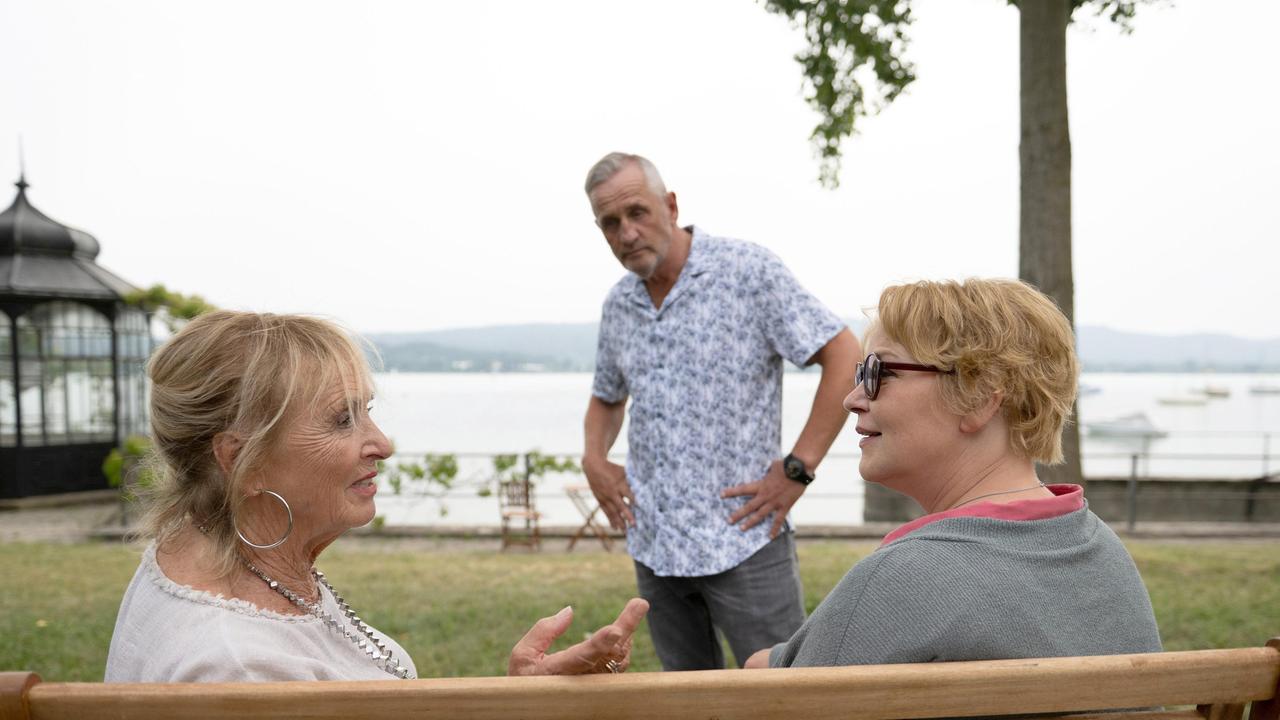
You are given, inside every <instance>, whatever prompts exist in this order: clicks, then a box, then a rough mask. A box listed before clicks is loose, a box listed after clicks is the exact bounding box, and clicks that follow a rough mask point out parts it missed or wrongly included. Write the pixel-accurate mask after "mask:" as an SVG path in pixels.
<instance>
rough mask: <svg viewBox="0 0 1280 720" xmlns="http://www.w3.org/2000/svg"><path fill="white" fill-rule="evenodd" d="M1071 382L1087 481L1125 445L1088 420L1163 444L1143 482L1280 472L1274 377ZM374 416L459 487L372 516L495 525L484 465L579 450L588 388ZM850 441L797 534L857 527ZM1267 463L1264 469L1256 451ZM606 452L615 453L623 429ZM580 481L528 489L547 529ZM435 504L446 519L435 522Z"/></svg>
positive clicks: (432, 386) (409, 393) (553, 380)
mask: <svg viewBox="0 0 1280 720" xmlns="http://www.w3.org/2000/svg"><path fill="white" fill-rule="evenodd" d="M1081 382H1082V384H1083V385H1084V386H1087V387H1093V388H1096V389H1097V392H1095V393H1092V394H1087V395H1084V396H1082V397H1081V398H1080V414H1081V424H1082V426H1083V428H1084V431H1083V432H1082V438H1081V439H1082V441H1083V442H1084V470H1085V475H1086V476H1090V477H1097V476H1104V475H1127V474H1128V473H1129V471H1130V466H1131V459H1130V456H1131V454H1133V453H1143V451H1144V446H1143V444H1142V443H1140V442H1135V441H1132V440H1117V439H1114V438H1112V439H1108V438H1099V437H1096V436H1092V435H1089V434H1088V427H1089V424H1090V423H1091V422H1094V421H1099V420H1105V419H1110V418H1115V417H1118V416H1122V415H1128V414H1131V413H1138V412H1141V413H1145V414H1146V415H1147V417H1148V418H1150V420H1151V421H1152V423H1153V424H1154V425H1155V427H1157V428H1159V429H1160V430H1163V431H1165V432H1167V433H1168V436H1167V437H1164V438H1160V439H1155V440H1151V441H1149V442H1148V443H1146V446H1145V451H1146V452H1145V453H1144V456H1143V459H1142V460H1141V462H1140V471H1141V472H1142V473H1143V474H1145V475H1150V476H1174V477H1257V476H1258V475H1260V474H1262V473H1263V472H1266V471H1274V470H1276V469H1280V395H1269V396H1268V395H1253V394H1250V392H1249V388H1250V387H1252V386H1254V385H1258V384H1264V383H1265V384H1270V385H1274V384H1277V383H1280V380H1277V379H1276V378H1275V377H1274V376H1258V375H1243V374H1221V375H1215V374H1199V373H1197V374H1194V375H1192V374H1186V375H1177V374H1154V373H1153V374H1132V373H1088V374H1085V375H1084V376H1083V378H1082V379H1081ZM377 384H378V399H377V402H376V403H375V409H374V418H375V419H376V420H377V422H378V423H379V424H380V425H381V426H382V428H383V430H384V431H385V432H386V433H387V435H388V436H389V437H391V438H392V440H393V441H394V442H395V444H396V447H397V448H399V449H400V450H399V455H400V456H403V457H407V458H410V459H416V456H420V455H421V454H422V453H454V454H457V455H458V456H459V469H460V472H459V479H460V481H461V482H459V483H458V485H459V486H458V487H457V488H456V489H455V490H454V491H453V492H451V493H450V494H449V495H448V496H447V497H446V498H445V499H444V501H443V504H442V503H441V502H438V501H437V500H435V499H431V498H421V497H413V498H410V497H396V496H394V495H393V494H392V493H391V492H390V491H389V489H388V488H385V487H384V488H382V489H381V491H380V492H379V495H378V507H379V514H381V515H383V516H385V517H386V519H387V522H388V523H390V524H406V523H407V524H449V525H496V524H498V510H497V501H496V500H495V499H494V498H492V497H481V496H480V495H478V493H477V487H478V484H479V483H481V481H482V480H483V478H485V477H487V476H488V475H489V474H490V470H491V468H492V465H491V460H490V456H491V455H493V454H499V453H523V452H527V451H529V450H534V449H537V450H539V451H541V452H544V453H550V454H565V455H573V456H574V457H575V459H576V457H577V454H578V453H580V452H581V448H582V417H583V414H584V412H585V410H586V405H587V398H588V397H589V394H590V390H591V375H590V374H588V373H566V374H552V373H547V374H542V373H537V374H514V373H512V374H464V373H439V374H436V373H385V374H380V375H378V376H377ZM817 384H818V374H817V373H816V372H805V373H786V374H785V376H784V379H783V416H782V446H783V448H784V449H786V448H789V447H790V446H791V444H792V443H793V442H794V441H795V438H796V436H797V435H798V434H799V432H800V428H801V427H802V425H803V423H804V421H805V419H806V417H807V415H808V412H809V405H810V403H811V402H812V400H813V393H814V390H815V389H816V388H817ZM1206 385H1214V386H1218V387H1222V388H1225V389H1226V390H1228V391H1229V393H1230V396H1229V397H1227V398H1222V399H1212V400H1210V401H1208V402H1207V403H1206V404H1203V405H1166V404H1161V403H1160V399H1161V398H1167V397H1185V396H1188V395H1191V394H1192V393H1193V392H1194V391H1195V390H1198V389H1200V388H1203V387H1205V386H1206ZM857 441H858V437H857V434H856V433H855V432H854V431H853V423H852V422H850V423H847V424H846V426H845V429H844V431H843V432H842V433H841V434H840V436H839V437H838V438H837V439H836V442H835V445H834V446H833V447H832V450H831V454H830V455H828V457H827V459H826V461H824V462H823V464H822V466H821V467H820V468H819V471H818V480H817V482H815V483H814V484H813V485H812V486H811V487H810V489H809V490H808V492H806V494H805V496H804V497H803V498H802V499H801V500H800V502H799V503H797V504H796V507H795V508H794V509H793V511H792V518H793V519H794V520H795V522H796V523H798V524H801V525H806V524H807V525H849V524H857V523H859V522H861V518H862V494H863V483H862V479H861V478H860V477H859V476H858V455H857V453H858V442H857ZM1268 450H1269V451H1270V452H1271V453H1273V454H1274V455H1275V459H1273V460H1270V461H1266V460H1264V458H1263V453H1264V451H1268ZM614 451H615V452H616V453H618V454H624V453H625V452H626V429H625V428H624V429H623V433H622V436H621V437H620V438H619V441H618V444H617V446H616V447H615V448H614ZM581 482H583V479H582V477H581V476H580V475H562V476H554V477H548V478H546V479H544V481H543V482H541V483H540V484H539V486H538V490H537V503H538V509H539V510H541V511H542V512H543V523H544V524H546V525H569V524H577V523H579V522H581V519H580V517H579V515H578V514H577V512H576V511H575V510H574V508H573V506H572V504H571V503H570V501H569V500H568V498H567V497H566V496H565V494H564V491H563V487H564V485H565V484H567V483H581ZM441 507H444V508H446V509H447V513H448V514H447V515H446V516H443V517H442V516H441V514H440V511H441Z"/></svg>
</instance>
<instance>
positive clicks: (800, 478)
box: [782, 455, 813, 485]
mask: <svg viewBox="0 0 1280 720" xmlns="http://www.w3.org/2000/svg"><path fill="white" fill-rule="evenodd" d="M782 473H783V474H784V475H786V476H787V479H789V480H795V481H796V482H798V483H800V484H801V485H808V484H809V483H811V482H813V476H812V475H810V474H809V471H808V470H806V469H805V466H804V461H803V460H801V459H800V458H798V457H796V456H795V455H788V456H786V457H785V458H783V459H782Z"/></svg>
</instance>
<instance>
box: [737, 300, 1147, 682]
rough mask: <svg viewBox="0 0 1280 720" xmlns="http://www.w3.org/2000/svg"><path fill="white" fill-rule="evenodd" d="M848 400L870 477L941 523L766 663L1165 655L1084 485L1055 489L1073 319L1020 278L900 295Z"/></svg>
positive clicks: (894, 546)
mask: <svg viewBox="0 0 1280 720" xmlns="http://www.w3.org/2000/svg"><path fill="white" fill-rule="evenodd" d="M863 347H864V348H866V349H867V350H868V351H869V354H868V355H867V357H866V358H865V359H864V360H863V362H861V363H859V364H858V368H857V373H856V380H855V381H856V383H857V385H856V386H855V387H854V389H853V392H851V393H850V394H849V396H848V397H847V398H845V401H844V406H845V408H846V409H847V410H849V411H850V412H852V413H855V414H857V416H858V422H857V432H858V434H859V435H860V436H862V438H861V440H860V442H859V447H860V448H861V450H862V457H861V460H860V461H859V465H858V468H859V472H860V473H861V474H862V477H863V479H864V480H866V481H867V482H874V483H879V484H882V485H885V486H886V487H889V488H891V489H893V490H896V491H898V492H901V493H904V494H906V495H908V496H910V497H911V498H912V499H914V500H915V501H916V502H917V503H919V504H920V506H921V507H923V508H924V511H925V513H926V514H925V515H924V516H923V517H920V518H918V519H916V520H913V521H911V522H909V523H906V524H905V525H902V526H901V527H899V528H897V529H896V530H894V531H893V532H890V533H889V534H888V535H886V536H885V538H884V541H883V542H882V543H881V545H880V547H879V548H878V549H877V550H876V551H875V552H873V553H871V554H870V555H869V556H867V557H866V558H865V559H863V560H862V561H861V562H859V563H857V564H856V565H854V566H853V568H852V569H851V570H849V572H848V574H846V575H845V577H844V578H843V579H842V580H841V581H840V583H839V584H838V585H837V586H836V587H835V589H834V590H832V591H831V593H830V594H829V595H828V596H827V598H826V599H825V600H823V602H822V604H821V605H819V606H818V608H817V609H816V610H815V611H814V612H813V614H812V615H811V616H810V617H809V619H808V620H807V621H806V622H805V624H804V626H803V627H801V628H800V630H799V631H798V632H797V633H796V634H795V635H794V636H792V638H791V639H790V640H788V641H787V642H785V643H781V644H779V645H777V646H775V647H773V648H771V649H765V650H761V651H760V652H758V653H756V654H755V655H753V656H752V658H751V660H750V661H749V662H748V667H762V666H765V665H770V666H774V667H782V666H801V665H858V664H878V663H903V662H932V661H943V660H991V659H999V658H1020V657H1052V656H1075V655H1104V654H1120V653H1140V652H1158V651H1159V650H1160V649H1161V644H1160V635H1159V631H1158V630H1157V628H1156V622H1155V617H1154V615H1153V614H1152V611H1151V601H1150V599H1149V598H1148V596H1147V591H1146V587H1145V586H1144V585H1143V584H1142V578H1141V577H1140V576H1139V575H1138V571H1137V568H1136V567H1135V566H1134V564H1133V560H1132V559H1131V558H1130V557H1129V554H1128V552H1127V551H1126V550H1125V548H1124V545H1123V544H1121V542H1120V540H1119V538H1117V537H1116V535H1115V533H1114V532H1112V531H1111V529H1110V528H1108V527H1107V526H1106V524H1105V523H1103V522H1102V520H1100V519H1099V518H1098V516H1096V515H1094V514H1093V513H1092V512H1090V511H1089V509H1088V503H1087V502H1086V501H1085V499H1084V496H1083V491H1082V489H1081V488H1080V487H1079V486H1078V485H1067V484H1063V485H1045V484H1044V483H1042V482H1040V480H1039V478H1038V477H1037V475H1036V463H1037V462H1040V463H1055V462H1061V460H1062V444H1061V439H1060V438H1061V434H1062V429H1063V428H1064V427H1065V425H1066V423H1067V421H1068V419H1069V418H1070V414H1071V408H1072V405H1073V403H1074V401H1075V396H1076V382H1077V376H1078V375H1079V362H1078V361H1077V359H1076V355H1075V350H1074V341H1073V337H1072V332H1071V325H1070V323H1069V322H1067V319H1066V318H1065V317H1064V316H1063V315H1062V313H1061V312H1060V311H1059V310H1058V308H1057V307H1056V306H1055V305H1054V304H1053V302H1052V301H1051V300H1050V299H1049V298H1047V297H1045V296H1044V295H1043V294H1041V293H1040V292H1038V291H1037V290H1035V289H1034V288H1032V287H1031V286H1029V285H1027V284H1025V283H1022V282H1019V281H1016V280H982V279H970V280H966V281H964V282H953V281H943V282H918V283H911V284H907V285H899V286H895V287H890V288H888V289H886V290H885V291H884V293H883V294H882V295H881V296H880V304H879V312H878V313H877V315H876V317H875V318H874V319H873V322H872V324H871V327H870V328H869V329H868V330H867V334H866V339H865V341H864V343H863Z"/></svg>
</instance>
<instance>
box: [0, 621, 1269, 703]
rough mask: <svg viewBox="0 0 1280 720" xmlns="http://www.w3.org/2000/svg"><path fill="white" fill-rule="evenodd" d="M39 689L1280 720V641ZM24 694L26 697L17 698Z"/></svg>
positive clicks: (35, 698) (104, 699)
mask: <svg viewBox="0 0 1280 720" xmlns="http://www.w3.org/2000/svg"><path fill="white" fill-rule="evenodd" d="M33 678H34V676H33V675H31V674H30V673H0V718H3V720H9V718H13V719H14V720H18V719H21V720H73V719H74V720H96V719H98V718H102V719H105V718H129V717H137V718H144V717H146V718H150V717H182V718H192V719H197V720H198V719H204V718H207V719H209V720H214V719H217V720H223V719H227V718H241V717H254V716H263V717H268V716H269V717H288V718H351V717H371V716H379V717H399V716H405V715H407V716H411V717H415V718H433V719H437V718H438V719H439V720H446V719H448V720H482V719H488V718H492V719H493V720H513V719H514V718H525V719H528V720H552V719H555V720H564V719H566V718H568V719H572V718H608V719H609V720H625V719H637V720H638V719H646V720H650V719H651V720H677V719H678V718H719V719H721V720H729V719H730V718H752V719H755V720H761V719H763V720H769V719H772V718H777V719H779V720H781V719H784V718H785V720H801V719H804V720H821V719H823V718H849V717H858V718H866V719H867V720H877V719H880V720H888V719H891V718H930V717H958V716H975V715H1009V714H1031V713H1082V715H1081V716H1079V717H1081V718H1082V717H1087V716H1088V713H1089V711H1098V710H1109V709H1115V708H1143V707H1147V708H1150V707H1161V706H1175V705H1198V706H1202V707H1201V708H1200V712H1199V713H1197V712H1196V711H1182V712H1178V711H1160V712H1130V713H1123V714H1108V715H1106V716H1105V717H1106V718H1107V719H1108V720H1118V719H1121V718H1125V717H1126V716H1135V717H1143V718H1146V719H1147V720H1157V719H1158V720H1175V719H1178V720H1183V719H1187V718H1193V717H1207V718H1211V720H1239V718H1240V716H1241V713H1242V711H1243V709H1244V708H1245V706H1246V705H1247V704H1248V703H1251V702H1252V703H1254V704H1253V711H1252V720H1280V717H1278V713H1277V708H1278V707H1280V702H1277V700H1276V698H1277V693H1278V692H1280V638H1277V639H1275V640H1272V641H1271V643H1270V644H1269V645H1268V646H1267V647H1261V648H1244V649H1236V650H1198V651H1191V652H1172V653H1158V654H1150V655H1109V656H1099V657H1083V658H1049V659H1028V660H994V661H981V662H955V663H928V664H918V665H870V666H860V667H839V668H794V669H779V670H753V671H742V670H712V671H704V672H686V673H635V674H628V675H622V676H619V677H611V676H605V675H590V676H582V677H538V678H446V679H436V680H416V681H408V682H405V681H394V680H389V681H376V682H323V683H318V682H287V683H259V684H255V683H209V684H197V683H181V684H135V685H105V684H102V683H40V682H39V680H38V678H34V680H35V684H34V685H31V684H30V683H31V682H32V679H33ZM24 685H25V686H26V690H25V696H23V695H21V694H20V693H15V691H14V690H15V688H17V687H21V686H24ZM1259 701H1265V702H1259ZM6 703H7V704H6ZM1077 720H1078V719H1077Z"/></svg>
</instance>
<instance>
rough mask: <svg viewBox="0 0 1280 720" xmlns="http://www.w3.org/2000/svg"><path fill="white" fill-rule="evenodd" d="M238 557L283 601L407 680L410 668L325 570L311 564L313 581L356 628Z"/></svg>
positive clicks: (378, 663)
mask: <svg viewBox="0 0 1280 720" xmlns="http://www.w3.org/2000/svg"><path fill="white" fill-rule="evenodd" d="M241 560H243V561H244V565H245V567H247V568H249V572H251V573H253V574H254V575H257V576H258V578H259V579H261V580H262V582H264V583H266V584H267V587H269V588H271V589H272V590H275V591H276V592H278V593H280V594H281V595H283V596H284V598H285V599H286V600H288V601H289V602H291V603H293V604H294V605H297V606H298V607H300V608H302V609H303V610H306V611H307V612H308V613H310V614H311V615H314V616H315V617H317V618H319V619H320V621H321V622H322V623H324V627H325V629H326V630H329V631H331V632H333V633H335V634H337V635H341V636H342V637H345V638H346V639H348V640H350V641H351V642H352V643H353V644H354V645H355V646H356V647H357V648H359V649H360V651H361V652H363V653H364V654H365V655H367V656H368V657H369V659H370V660H372V661H373V662H374V664H375V665H377V666H378V667H380V668H382V669H383V670H384V671H386V672H387V673H390V674H391V675H394V676H396V677H398V678H401V679H406V678H408V677H409V668H407V667H405V666H403V665H401V664H400V663H399V662H397V661H396V660H395V658H393V657H392V653H391V651H390V650H388V649H387V643H386V642H385V641H383V640H381V639H379V638H378V637H377V636H375V635H374V634H373V629H372V628H370V627H369V624H368V623H366V622H364V621H363V620H361V619H360V617H359V616H358V615H356V612H355V611H354V610H352V609H351V606H350V605H348V604H347V601H346V600H343V599H342V596H341V595H339V594H338V591H337V590H334V589H333V586H332V585H330V584H329V581H328V580H325V579H324V573H322V572H320V571H319V570H317V569H315V568H314V567H313V568H311V574H312V575H313V576H314V577H315V579H316V582H318V583H320V584H321V585H323V586H325V587H326V588H328V590H329V592H330V593H332V594H333V599H334V600H335V601H336V602H337V603H338V608H339V609H340V610H341V611H342V614H343V615H344V616H345V617H346V620H347V621H348V622H350V623H351V627H353V628H355V629H356V631H352V630H350V629H348V628H347V627H345V626H344V625H343V624H342V623H341V622H340V621H339V620H338V618H335V617H334V616H333V615H331V614H329V613H328V612H325V610H324V608H322V607H321V604H320V603H321V601H320V600H318V601H316V602H314V603H310V602H307V601H306V600H305V599H304V598H303V597H302V596H300V595H298V594H297V593H295V592H294V591H292V590H290V589H289V588H287V587H285V586H284V585H281V584H280V583H278V582H276V581H275V580H272V579H271V578H270V577H268V576H267V574H266V573H264V572H262V571H261V570H259V569H258V567H257V566H256V565H254V564H253V563H251V562H249V560H248V559H246V558H243V557H242V558H241ZM323 597H324V596H323V595H321V600H323ZM361 636H363V637H361Z"/></svg>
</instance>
